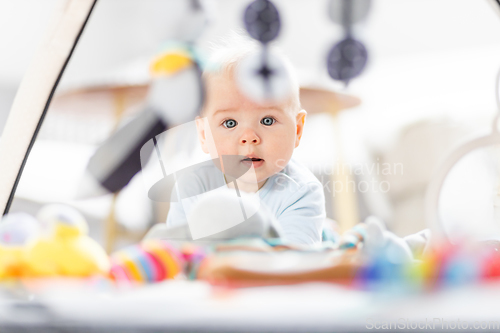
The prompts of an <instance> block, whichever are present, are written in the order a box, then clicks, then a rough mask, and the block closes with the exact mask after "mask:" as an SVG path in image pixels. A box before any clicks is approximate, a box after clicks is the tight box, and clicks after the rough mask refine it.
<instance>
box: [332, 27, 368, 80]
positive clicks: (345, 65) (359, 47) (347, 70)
mask: <svg viewBox="0 0 500 333" xmlns="http://www.w3.org/2000/svg"><path fill="white" fill-rule="evenodd" d="M367 60H368V52H367V51H366V48H365V46H364V45H363V44H362V43H361V42H359V41H357V40H355V39H354V38H350V37H349V38H345V39H344V40H342V41H340V42H339V43H338V44H336V45H335V46H334V47H333V48H332V49H331V50H330V52H329V53H328V57H327V68H328V74H329V75H330V77H331V78H332V79H334V80H339V81H344V82H348V81H349V80H351V79H353V78H355V77H356V76H358V75H359V74H361V72H362V71H363V69H364V68H365V66H366V62H367Z"/></svg>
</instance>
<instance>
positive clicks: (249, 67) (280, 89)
mask: <svg viewBox="0 0 500 333" xmlns="http://www.w3.org/2000/svg"><path fill="white" fill-rule="evenodd" d="M244 23H245V28H246V30H247V32H248V33H249V35H250V36H251V37H252V38H254V39H255V40H257V41H259V42H260V43H261V44H262V52H261V53H260V54H255V55H250V56H247V57H246V58H245V59H243V60H242V61H241V64H240V65H239V66H238V68H237V72H236V73H235V74H236V81H237V82H238V84H239V86H240V88H241V90H242V91H243V93H245V94H246V95H247V96H248V97H249V98H251V99H252V100H254V101H255V102H258V103H269V102H275V101H281V100H285V99H286V98H287V97H288V96H289V95H290V94H291V89H292V85H291V78H290V77H289V72H288V71H287V69H286V67H285V65H284V61H283V59H282V57H281V56H278V55H277V54H274V53H272V52H271V50H270V49H269V43H270V42H271V41H273V40H274V39H276V37H277V36H278V34H279V32H280V28H281V21H280V16H279V12H278V10H277V9H276V7H275V6H274V4H273V3H272V2H271V1H269V0H256V1H254V2H252V3H251V4H250V5H249V6H248V7H247V8H246V10H245V13H244Z"/></svg>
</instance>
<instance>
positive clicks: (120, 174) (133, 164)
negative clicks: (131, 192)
mask: <svg viewBox="0 0 500 333" xmlns="http://www.w3.org/2000/svg"><path fill="white" fill-rule="evenodd" d="M207 2H208V1H202V0H189V5H188V3H187V2H185V3H184V2H183V3H182V5H187V7H186V8H185V9H186V11H185V12H184V15H183V17H182V19H180V20H179V24H178V26H177V27H176V31H175V32H174V36H175V38H177V40H178V42H177V43H172V42H170V43H167V45H166V46H165V47H164V48H163V49H164V51H163V53H162V54H161V55H160V56H158V57H157V58H155V59H154V60H153V63H152V65H151V68H150V69H151V74H152V81H151V85H150V87H149V92H148V97H147V101H146V105H145V108H144V110H143V112H141V113H140V114H138V115H137V116H136V117H135V118H134V119H132V120H131V121H130V122H129V123H128V124H126V125H125V126H123V127H122V128H120V129H118V130H117V131H116V132H115V133H114V134H113V135H112V136H111V137H109V138H108V139H107V140H106V141H105V142H104V143H103V144H102V145H101V146H100V147H99V148H98V149H97V150H96V153H95V154H94V155H93V156H92V157H91V159H90V161H89V163H88V165H87V168H86V172H85V176H84V179H83V180H82V182H81V185H80V188H79V190H78V197H79V198H80V199H84V198H90V197H95V196H100V195H104V194H107V193H116V192H118V191H120V190H121V189H122V188H124V187H125V186H126V185H127V184H128V183H129V182H130V180H131V179H132V177H134V176H135V175H136V174H137V173H138V172H139V171H141V166H142V164H141V161H142V160H148V159H149V157H150V156H151V154H152V152H153V148H157V145H156V139H155V138H156V137H157V136H158V135H160V134H162V133H163V132H165V131H166V130H167V129H168V128H169V127H173V126H176V125H180V124H183V123H185V122H188V121H191V120H194V118H195V117H196V116H197V115H198V112H199V110H200V108H201V105H202V102H203V95H204V92H203V86H202V81H201V70H200V66H199V65H198V57H197V56H196V54H195V51H194V47H193V43H194V41H195V39H196V38H198V37H199V35H200V34H201V33H202V32H203V30H204V29H205V27H206V25H207V24H208V22H209V21H210V19H209V16H210V15H209V14H208V10H207V7H209V6H207V5H208V4H207ZM153 139H154V140H153ZM151 140H153V141H154V145H147V143H148V142H149V141H151ZM143 147H146V148H148V149H143V150H141V149H142V148H143Z"/></svg>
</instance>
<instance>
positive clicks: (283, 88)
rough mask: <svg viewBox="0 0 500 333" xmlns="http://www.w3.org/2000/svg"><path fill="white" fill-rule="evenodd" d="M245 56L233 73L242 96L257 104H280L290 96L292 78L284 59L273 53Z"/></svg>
mask: <svg viewBox="0 0 500 333" xmlns="http://www.w3.org/2000/svg"><path fill="white" fill-rule="evenodd" d="M266 58H267V59H266V61H265V62H263V61H262V54H259V53H256V54H252V55H249V56H247V57H246V58H245V59H243V60H242V61H241V64H240V65H239V66H238V67H237V69H236V71H235V75H236V82H237V83H238V86H239V88H240V90H241V92H242V93H243V94H245V95H246V96H247V97H248V98H250V99H251V100H253V101H254V102H257V103H270V102H280V101H283V100H286V99H287V98H288V97H289V96H290V95H291V94H292V89H293V88H292V84H291V82H292V78H291V77H290V72H289V71H288V70H287V68H286V67H285V65H284V59H283V58H282V57H281V56H280V55H278V54H274V53H273V52H269V53H267V57H266Z"/></svg>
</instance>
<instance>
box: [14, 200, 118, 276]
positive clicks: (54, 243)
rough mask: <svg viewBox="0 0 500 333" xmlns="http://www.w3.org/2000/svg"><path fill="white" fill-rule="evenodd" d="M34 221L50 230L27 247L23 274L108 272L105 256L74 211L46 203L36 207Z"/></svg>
mask: <svg viewBox="0 0 500 333" xmlns="http://www.w3.org/2000/svg"><path fill="white" fill-rule="evenodd" d="M38 220H39V221H40V223H41V224H42V225H46V226H48V227H49V228H50V229H51V232H50V236H48V237H41V238H39V239H38V240H37V241H36V242H34V243H33V244H31V246H29V247H28V249H27V256H26V262H25V265H24V266H25V267H24V272H23V275H24V276H28V277H53V276H72V277H88V276H92V275H95V274H103V275H107V274H108V272H109V268H110V264H109V259H108V256H107V254H106V252H105V251H104V250H103V248H102V247H101V246H100V245H99V244H98V243H97V242H96V241H94V240H93V239H91V238H90V237H88V236H87V233H88V227H87V223H86V221H85V219H84V217H83V216H82V215H81V214H80V213H79V212H78V211H76V210H75V209H73V208H71V207H69V206H65V205H49V206H45V207H43V208H42V209H41V210H40V212H39V214H38Z"/></svg>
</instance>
